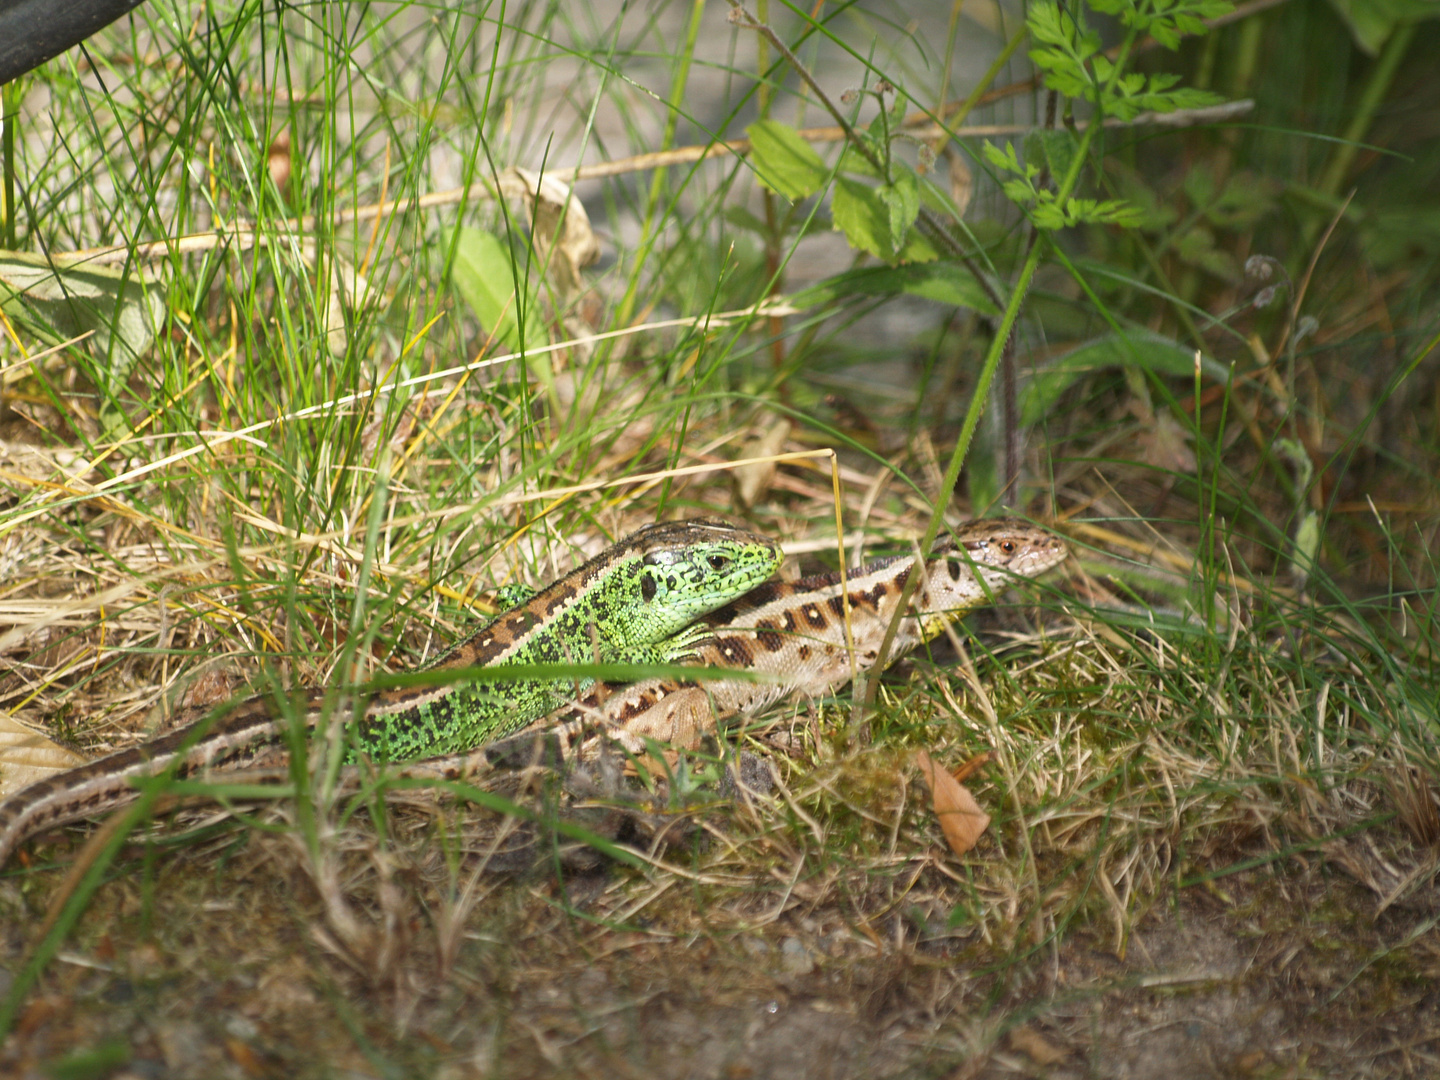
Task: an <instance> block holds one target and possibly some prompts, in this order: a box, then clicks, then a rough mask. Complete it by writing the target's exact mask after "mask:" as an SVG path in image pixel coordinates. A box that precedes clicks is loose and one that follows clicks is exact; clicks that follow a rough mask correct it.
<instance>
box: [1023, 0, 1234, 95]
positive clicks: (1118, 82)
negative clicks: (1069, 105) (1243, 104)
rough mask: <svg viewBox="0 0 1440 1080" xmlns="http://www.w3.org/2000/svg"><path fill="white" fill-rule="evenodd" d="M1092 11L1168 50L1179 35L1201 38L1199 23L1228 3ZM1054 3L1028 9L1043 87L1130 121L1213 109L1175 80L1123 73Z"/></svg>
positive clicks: (1161, 0)
mask: <svg viewBox="0 0 1440 1080" xmlns="http://www.w3.org/2000/svg"><path fill="white" fill-rule="evenodd" d="M1091 7H1093V8H1094V9H1095V10H1096V11H1101V12H1104V13H1105V14H1107V15H1114V16H1116V17H1117V18H1118V19H1119V20H1120V22H1121V23H1122V24H1124V25H1125V26H1126V27H1127V28H1128V29H1130V30H1131V31H1132V33H1134V34H1136V35H1138V34H1144V33H1148V34H1150V35H1151V36H1152V37H1154V38H1155V40H1156V41H1158V42H1160V43H1161V44H1162V45H1165V46H1167V47H1168V48H1172V49H1173V48H1174V47H1175V46H1176V45H1178V44H1179V42H1180V37H1181V35H1183V34H1196V33H1203V32H1204V30H1205V25H1204V23H1203V22H1201V21H1200V20H1201V19H1202V18H1208V17H1213V16H1215V15H1220V14H1223V13H1225V12H1227V11H1229V10H1230V8H1231V7H1232V5H1231V4H1230V3H1229V0H1091ZM1076 10H1077V11H1079V12H1080V14H1079V16H1078V17H1077V16H1074V15H1071V14H1070V13H1069V12H1067V11H1065V10H1063V9H1062V8H1061V7H1060V6H1059V5H1058V4H1056V3H1054V2H1053V0H1042V2H1041V3H1037V4H1035V5H1034V6H1033V7H1032V8H1031V9H1030V14H1029V15H1028V16H1027V20H1026V21H1027V22H1028V24H1029V28H1030V37H1031V39H1032V40H1034V41H1035V42H1036V43H1037V47H1036V48H1034V49H1032V50H1031V51H1030V59H1031V61H1032V62H1033V63H1034V64H1035V66H1036V67H1037V68H1039V69H1040V71H1041V72H1042V73H1043V74H1044V78H1045V85H1046V86H1047V87H1048V88H1049V89H1051V90H1054V91H1055V92H1057V93H1059V94H1063V95H1064V96H1066V97H1069V98H1078V99H1081V100H1084V101H1088V102H1090V103H1091V104H1092V105H1095V106H1097V107H1098V108H1099V109H1100V110H1101V111H1102V112H1103V113H1104V114H1105V115H1106V116H1113V117H1117V118H1119V119H1121V120H1127V121H1128V120H1133V119H1135V117H1137V116H1139V115H1140V114H1141V113H1142V112H1147V111H1148V112H1174V111H1175V110H1176V109H1196V108H1201V107H1203V106H1206V105H1214V104H1217V103H1218V102H1219V101H1220V100H1221V99H1220V97H1219V96H1218V95H1216V94H1212V93H1210V92H1208V91H1205V90H1195V89H1193V88H1189V87H1177V86H1176V85H1175V84H1176V83H1177V82H1178V81H1179V76H1178V75H1171V74H1165V73H1156V74H1152V75H1149V76H1146V75H1144V74H1141V73H1140V72H1122V71H1120V70H1119V69H1118V68H1117V67H1116V65H1115V64H1114V62H1112V61H1111V60H1110V59H1109V57H1107V56H1105V55H1104V53H1103V52H1101V48H1100V35H1099V33H1097V32H1096V31H1095V30H1094V29H1093V28H1091V27H1089V26H1087V25H1086V24H1085V21H1084V13H1083V9H1080V8H1078V7H1077V8H1076Z"/></svg>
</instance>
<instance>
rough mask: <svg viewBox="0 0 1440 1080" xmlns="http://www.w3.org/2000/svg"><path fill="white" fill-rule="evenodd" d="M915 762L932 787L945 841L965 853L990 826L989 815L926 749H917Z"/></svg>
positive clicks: (936, 811) (956, 851) (934, 805)
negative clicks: (931, 758)
mask: <svg viewBox="0 0 1440 1080" xmlns="http://www.w3.org/2000/svg"><path fill="white" fill-rule="evenodd" d="M915 764H916V765H917V766H918V767H919V769H920V775H921V776H922V777H924V779H925V783H926V784H927V785H928V786H929V788H930V798H931V805H932V806H933V807H934V809H935V817H936V820H938V821H939V822H940V831H941V832H943V833H944V834H945V841H946V843H948V844H949V845H950V850H951V851H953V852H954V853H955V854H956V855H964V854H966V853H967V852H969V850H970V849H971V848H973V847H974V846H975V844H976V843H977V842H978V841H979V839H980V837H981V835H983V834H984V832H985V830H986V829H988V828H989V827H990V815H989V814H987V813H985V811H984V810H982V809H980V804H979V803H977V802H976V801H975V796H973V795H971V794H970V792H969V791H967V790H966V788H965V786H964V785H963V784H961V783H960V782H959V781H958V780H956V779H955V778H954V777H953V776H951V775H950V774H949V773H948V772H946V771H945V770H944V769H942V768H941V767H940V766H939V765H936V764H935V762H933V761H931V760H930V755H929V754H927V753H926V752H925V751H924V750H917V751H915Z"/></svg>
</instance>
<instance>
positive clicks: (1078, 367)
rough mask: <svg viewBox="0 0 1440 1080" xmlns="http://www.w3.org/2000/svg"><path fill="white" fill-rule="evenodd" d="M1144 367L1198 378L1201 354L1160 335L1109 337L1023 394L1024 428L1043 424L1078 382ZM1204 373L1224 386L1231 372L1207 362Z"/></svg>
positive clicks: (1060, 363) (1038, 378)
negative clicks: (1106, 372) (1108, 372)
mask: <svg viewBox="0 0 1440 1080" xmlns="http://www.w3.org/2000/svg"><path fill="white" fill-rule="evenodd" d="M1119 367H1138V368H1141V369H1144V370H1148V371H1153V372H1155V373H1156V374H1158V375H1170V376H1177V377H1179V378H1186V379H1189V378H1193V377H1194V374H1195V350H1194V349H1193V348H1192V347H1191V346H1189V345H1182V344H1180V343H1179V342H1178V341H1173V340H1171V339H1170V338H1167V337H1161V336H1160V335H1159V334H1151V333H1147V332H1145V331H1138V330H1137V331H1131V332H1129V333H1125V334H1106V335H1104V336H1103V337H1098V338H1095V339H1094V340H1092V341H1088V342H1086V343H1085V344H1083V345H1080V346H1078V347H1077V348H1075V349H1072V350H1071V351H1070V352H1068V353H1065V354H1064V355H1063V356H1061V357H1059V358H1058V359H1056V360H1054V361H1052V362H1051V363H1050V364H1049V365H1048V366H1046V368H1045V369H1044V370H1043V371H1040V372H1038V373H1037V374H1036V375H1035V377H1034V378H1033V379H1031V380H1030V382H1029V383H1028V384H1027V385H1026V387H1025V389H1024V390H1022V391H1021V392H1020V422H1021V424H1022V425H1023V426H1025V427H1031V426H1033V425H1035V424H1038V423H1040V421H1041V420H1043V419H1044V418H1045V415H1046V414H1047V413H1048V412H1049V411H1050V410H1051V409H1052V408H1054V407H1055V405H1056V403H1057V402H1058V401H1059V400H1060V398H1061V396H1062V395H1063V394H1064V393H1065V392H1066V391H1067V390H1069V389H1070V387H1071V386H1073V385H1074V384H1075V383H1076V382H1077V381H1079V380H1080V379H1082V378H1084V377H1085V376H1087V375H1090V374H1092V373H1094V372H1096V371H1103V370H1105V369H1107V368H1119ZM1200 370H1201V371H1202V372H1203V373H1204V374H1205V376H1206V377H1207V378H1209V379H1211V380H1214V381H1217V382H1224V381H1225V379H1226V378H1227V376H1228V374H1229V369H1228V368H1226V367H1224V366H1223V365H1221V364H1220V363H1218V362H1216V361H1215V360H1211V359H1209V358H1206V357H1202V358H1201V360H1200Z"/></svg>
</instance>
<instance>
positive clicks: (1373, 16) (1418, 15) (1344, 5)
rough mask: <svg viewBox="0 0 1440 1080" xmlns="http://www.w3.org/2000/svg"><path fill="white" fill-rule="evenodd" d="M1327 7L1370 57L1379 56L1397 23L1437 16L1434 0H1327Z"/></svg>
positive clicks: (1439, 8) (1438, 14) (1438, 11)
mask: <svg viewBox="0 0 1440 1080" xmlns="http://www.w3.org/2000/svg"><path fill="white" fill-rule="evenodd" d="M1330 6H1331V7H1333V8H1334V9H1335V10H1336V11H1338V12H1339V13H1340V17H1341V18H1342V19H1344V20H1345V24H1346V25H1347V26H1348V27H1350V35H1351V36H1352V37H1353V38H1354V39H1355V44H1357V45H1359V46H1360V48H1362V49H1364V50H1365V51H1366V52H1367V53H1369V54H1370V55H1371V56H1379V55H1380V47H1381V46H1382V45H1384V44H1385V42H1386V40H1387V39H1388V38H1389V37H1390V35H1391V34H1393V33H1394V32H1395V27H1396V26H1397V25H1398V24H1399V23H1402V22H1414V21H1418V20H1421V19H1434V18H1437V17H1440V4H1437V3H1435V0H1330Z"/></svg>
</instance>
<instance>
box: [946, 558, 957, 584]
mask: <svg viewBox="0 0 1440 1080" xmlns="http://www.w3.org/2000/svg"><path fill="white" fill-rule="evenodd" d="M945 567H946V569H948V570H949V571H950V580H951V581H959V580H960V563H959V561H958V560H956V559H946V560H945Z"/></svg>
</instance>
